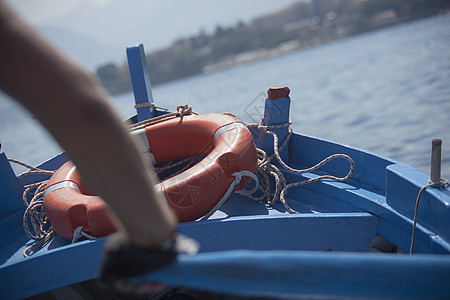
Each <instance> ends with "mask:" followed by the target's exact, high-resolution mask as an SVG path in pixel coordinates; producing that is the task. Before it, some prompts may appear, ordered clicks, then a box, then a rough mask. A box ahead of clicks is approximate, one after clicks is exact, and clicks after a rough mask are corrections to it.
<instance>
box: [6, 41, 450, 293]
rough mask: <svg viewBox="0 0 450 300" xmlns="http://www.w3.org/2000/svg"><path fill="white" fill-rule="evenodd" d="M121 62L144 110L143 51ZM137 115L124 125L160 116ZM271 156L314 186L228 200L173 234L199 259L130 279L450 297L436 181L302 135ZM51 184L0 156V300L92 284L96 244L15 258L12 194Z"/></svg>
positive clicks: (269, 114) (53, 163)
mask: <svg viewBox="0 0 450 300" xmlns="http://www.w3.org/2000/svg"><path fill="white" fill-rule="evenodd" d="M128 56H129V64H130V71H131V75H132V80H133V88H134V92H135V96H136V99H138V100H139V101H138V102H137V103H138V104H139V103H141V102H142V101H143V99H144V102H147V101H148V100H150V103H151V102H153V101H152V99H151V93H150V91H149V87H150V84H149V81H148V74H147V73H146V65H145V60H144V56H143V48H142V46H136V47H129V48H128ZM285 96H286V95H285ZM275 98H277V97H275ZM289 103H290V99H289V98H288V97H284V96H283V97H281V98H280V97H278V98H277V99H267V100H266V107H265V113H264V123H263V125H268V126H270V125H279V124H287V123H288V120H289ZM138 107H139V108H138V109H137V110H138V112H137V116H135V117H134V118H133V119H132V120H133V122H137V121H138V120H139V121H140V120H143V119H148V118H153V117H155V116H159V115H162V114H165V113H166V112H165V111H164V110H161V109H158V108H155V106H152V105H138ZM294 113H295V112H294ZM261 128H262V127H261V126H260V127H250V130H251V132H252V135H253V137H254V140H255V143H256V145H257V147H258V148H261V149H263V150H264V151H266V152H267V153H269V154H271V153H273V152H274V150H273V139H272V138H271V137H270V136H269V135H267V134H265V133H264V132H262V129H261ZM273 131H274V132H275V133H276V135H277V137H278V139H279V140H280V141H284V140H285V138H286V137H287V135H288V134H289V129H288V127H286V126H281V127H280V128H275V129H273ZM280 143H281V142H280ZM335 154H340V156H338V157H337V159H333V160H330V161H329V162H328V163H326V164H324V165H322V166H320V168H318V169H316V170H311V169H309V170H308V168H310V167H311V166H314V165H316V164H317V163H318V162H320V161H322V160H323V159H325V158H327V157H329V156H331V155H335ZM280 157H281V158H282V159H283V161H284V162H286V163H287V164H288V165H289V166H290V167H291V168H294V169H297V170H307V171H305V172H301V173H299V172H293V171H291V170H288V169H286V168H284V167H282V166H281V165H280V163H279V162H276V161H275V160H274V163H273V164H274V166H277V168H278V169H279V170H280V172H281V173H282V176H283V177H284V178H285V180H286V183H287V184H290V183H294V182H304V181H306V180H312V181H313V182H312V183H311V184H308V185H302V186H299V187H291V188H289V190H288V192H287V194H285V196H287V197H286V200H285V202H286V206H285V205H283V204H282V203H280V202H274V203H272V204H271V205H268V204H267V203H265V202H264V201H254V200H252V199H250V198H248V197H247V196H245V195H241V194H237V193H235V194H233V195H232V196H231V198H230V199H229V200H228V201H227V202H226V203H223V205H222V206H220V207H219V208H218V209H217V210H215V211H212V212H211V215H210V216H208V217H207V218H202V219H199V220H197V221H193V222H186V223H182V224H180V225H179V231H180V232H181V233H183V234H185V235H187V236H190V237H192V238H194V239H196V240H197V241H198V242H199V243H200V246H201V248H200V251H199V253H198V254H196V255H181V256H180V257H179V259H178V261H177V262H176V263H174V264H172V265H170V266H168V267H166V268H163V269H161V270H159V271H156V272H154V273H152V274H149V275H147V276H142V277H139V278H135V279H134V281H135V282H136V283H139V282H142V281H155V282H163V283H166V284H168V285H171V286H178V287H180V286H181V287H185V288H189V289H198V290H204V291H210V292H214V293H224V294H230V295H235V296H253V297H273V298H407V299H425V298H426V299H449V298H450V283H449V282H450V256H449V255H448V254H449V253H450V188H449V186H448V185H447V184H446V183H445V182H444V180H443V179H441V178H440V175H437V176H438V178H437V179H436V178H434V180H432V184H431V185H430V184H429V176H428V175H426V174H424V173H422V172H420V171H418V170H416V169H414V168H412V167H410V166H407V165H405V164H403V163H400V162H398V161H394V160H392V159H389V158H386V157H382V156H380V155H377V154H374V153H371V152H369V151H365V150H362V149H357V148H354V147H351V146H347V145H342V144H339V143H334V142H331V141H328V140H324V139H320V138H316V137H312V136H307V135H303V134H300V133H293V134H292V135H291V136H290V139H289V141H288V143H287V145H286V146H285V147H284V148H283V150H282V151H281V152H280ZM346 157H349V158H351V160H348V159H342V158H346ZM66 161H67V158H66V157H65V155H64V153H63V154H60V155H58V156H56V157H53V158H51V159H49V160H48V161H45V162H43V163H42V164H40V165H39V166H38V168H39V169H43V170H56V169H58V168H59V167H60V166H61V165H62V164H63V163H65V162H66ZM349 161H352V162H353V163H354V167H353V168H354V169H353V170H352V172H349V170H351V167H352V164H351V163H349ZM349 173H351V174H350V176H349V178H346V175H349ZM324 175H325V176H333V177H336V178H338V180H335V179H330V177H319V176H324ZM49 177H50V175H49V174H38V173H37V172H36V173H35V174H30V175H28V176H24V177H20V176H19V177H17V176H16V175H15V174H14V172H13V170H12V168H11V166H10V162H9V161H8V158H7V157H6V154H5V153H0V197H1V202H0V206H1V209H0V236H1V239H0V263H1V266H0V295H1V298H2V299H20V298H26V297H30V296H34V295H38V294H42V293H45V292H48V291H52V290H56V289H60V288H62V287H67V288H68V289H70V287H71V286H72V287H73V285H74V284H77V283H86V282H89V280H92V279H94V278H96V276H97V272H98V268H99V265H100V262H101V256H102V246H103V242H104V240H105V238H97V239H92V240H89V239H86V240H83V241H78V242H75V243H71V241H68V240H66V239H64V238H62V237H60V236H58V235H56V236H54V237H53V236H52V237H51V239H49V240H48V241H46V243H44V244H43V245H39V246H40V247H36V248H31V250H30V248H28V250H30V252H28V253H29V254H31V255H29V256H28V257H25V256H24V250H25V249H27V247H29V246H32V245H34V243H35V241H34V240H33V239H30V237H29V236H28V235H27V234H26V233H25V232H24V225H23V219H24V212H25V207H24V204H23V203H22V194H23V192H24V190H25V186H27V185H29V184H32V183H35V182H40V181H42V180H48V179H49ZM432 177H433V176H432ZM434 177H436V175H435V176H434ZM339 178H341V179H342V178H344V179H345V180H344V179H342V180H340V179H339ZM419 200H420V201H419ZM289 210H292V211H289ZM293 211H295V212H297V213H291V212H293ZM411 248H412V249H411ZM28 250H27V251H28ZM67 288H66V289H67ZM66 292H67V290H66Z"/></svg>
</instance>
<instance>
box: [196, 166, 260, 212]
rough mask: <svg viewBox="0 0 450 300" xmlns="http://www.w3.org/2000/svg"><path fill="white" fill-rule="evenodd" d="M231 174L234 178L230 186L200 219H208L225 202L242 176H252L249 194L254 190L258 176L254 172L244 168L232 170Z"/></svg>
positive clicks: (256, 186)
mask: <svg viewBox="0 0 450 300" xmlns="http://www.w3.org/2000/svg"><path fill="white" fill-rule="evenodd" d="M232 176H233V177H235V178H234V180H233V181H232V182H231V184H230V186H229V187H228V190H227V191H226V192H225V194H224V195H223V196H222V198H221V199H220V201H219V202H217V204H216V205H215V206H214V207H213V208H212V209H211V210H210V211H209V213H207V214H206V215H204V216H203V217H202V218H200V220H206V219H208V218H209V217H210V216H212V215H213V214H214V213H215V212H216V211H217V210H218V209H219V208H220V207H221V206H222V205H223V204H224V203H225V201H227V199H228V198H229V197H230V195H231V193H233V190H234V188H235V187H236V185H238V184H239V183H240V182H241V180H242V177H244V176H247V177H250V178H252V179H253V180H254V181H255V187H254V188H253V190H252V191H250V194H251V193H253V192H254V191H256V189H257V188H258V177H257V176H256V175H255V174H253V173H252V172H250V171H246V170H244V171H241V172H234V173H233V174H232Z"/></svg>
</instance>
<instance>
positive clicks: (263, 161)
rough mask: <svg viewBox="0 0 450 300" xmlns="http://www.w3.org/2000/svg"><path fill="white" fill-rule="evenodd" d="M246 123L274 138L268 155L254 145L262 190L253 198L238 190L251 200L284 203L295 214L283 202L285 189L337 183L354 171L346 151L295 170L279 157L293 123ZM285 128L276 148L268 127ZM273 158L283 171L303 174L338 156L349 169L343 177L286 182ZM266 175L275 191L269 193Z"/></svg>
mask: <svg viewBox="0 0 450 300" xmlns="http://www.w3.org/2000/svg"><path fill="white" fill-rule="evenodd" d="M247 126H248V127H249V128H252V127H256V128H258V129H260V130H261V132H263V133H265V134H267V135H271V136H272V137H273V154H272V155H271V156H270V157H268V156H267V154H266V152H265V151H264V150H262V149H259V148H257V152H258V166H257V168H256V175H257V177H258V179H259V186H258V189H259V190H260V191H261V193H262V195H261V196H260V197H255V196H252V195H249V193H248V192H247V191H242V190H241V191H238V193H240V194H244V195H246V196H247V197H249V198H250V199H253V200H256V201H263V200H265V202H266V203H267V204H268V205H273V203H274V202H278V201H279V202H281V203H282V204H283V206H284V207H285V209H286V211H288V212H289V213H292V214H294V213H298V212H297V211H295V210H294V209H292V208H291V207H290V206H289V205H288V204H287V202H286V197H287V192H288V190H289V189H290V188H292V187H299V186H303V185H306V184H310V183H313V182H318V181H322V180H325V179H329V180H334V181H338V182H344V181H346V180H347V179H348V178H350V176H351V175H352V174H353V171H354V168H355V163H354V162H353V159H352V158H351V157H350V156H348V155H345V154H333V155H330V156H329V157H327V158H325V159H324V160H322V161H321V162H319V163H318V164H316V165H315V166H313V167H311V168H308V169H303V170H298V169H294V168H291V167H290V166H288V165H287V164H286V163H285V162H284V161H283V159H282V158H281V156H280V151H281V150H283V149H284V148H285V147H286V145H287V144H288V142H289V140H290V138H291V135H292V122H291V121H289V122H288V123H286V124H280V125H273V126H266V125H263V120H262V119H261V122H260V123H258V124H249V125H247ZM286 127H288V135H287V136H286V139H285V140H284V141H283V143H282V144H281V146H280V147H278V136H277V135H276V134H275V132H273V131H271V130H274V129H280V128H286ZM274 158H275V159H276V160H277V161H278V163H279V165H280V166H281V167H283V168H284V170H286V171H288V172H291V173H294V174H299V175H300V174H304V173H310V172H313V171H315V170H317V169H319V168H320V167H322V166H323V165H325V164H326V163H328V162H330V161H331V160H333V159H337V158H341V159H346V160H347V161H348V162H349V165H350V166H349V171H348V173H347V175H345V176H344V177H337V176H332V175H321V176H318V177H315V178H311V179H307V180H303V181H298V182H293V183H289V184H287V182H286V179H285V177H284V175H283V173H282V172H281V171H280V170H279V168H278V167H277V166H276V165H275V164H273V163H272V160H273V159H274ZM269 176H272V177H273V178H274V179H275V191H274V192H271V189H270V177H269Z"/></svg>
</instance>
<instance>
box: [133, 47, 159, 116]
mask: <svg viewBox="0 0 450 300" xmlns="http://www.w3.org/2000/svg"><path fill="white" fill-rule="evenodd" d="M127 57H128V67H129V69H130V76H131V83H132V85H133V93H134V99H135V102H136V111H137V118H138V121H139V122H140V121H143V120H147V119H150V118H153V117H155V108H154V107H153V106H151V105H148V104H153V95H152V87H151V84H150V75H149V71H148V66H147V61H146V58H145V51H144V45H142V44H139V45H136V46H129V47H127Z"/></svg>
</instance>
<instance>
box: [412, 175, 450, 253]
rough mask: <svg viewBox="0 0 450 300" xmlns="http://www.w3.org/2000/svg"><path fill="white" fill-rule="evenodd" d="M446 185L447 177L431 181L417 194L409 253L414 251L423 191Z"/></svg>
mask: <svg viewBox="0 0 450 300" xmlns="http://www.w3.org/2000/svg"><path fill="white" fill-rule="evenodd" d="M446 185H448V180H447V179H445V178H441V180H440V181H439V182H430V183H428V184H427V185H425V186H423V187H422V188H421V189H420V190H419V193H418V194H417V199H416V205H415V208H414V218H413V229H412V233H411V245H410V247H409V255H411V254H413V252H414V243H415V240H416V226H417V213H418V211H419V201H420V197H421V196H422V193H423V192H424V191H425V190H426V189H427V188H429V187H433V188H442V187H444V186H446Z"/></svg>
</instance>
